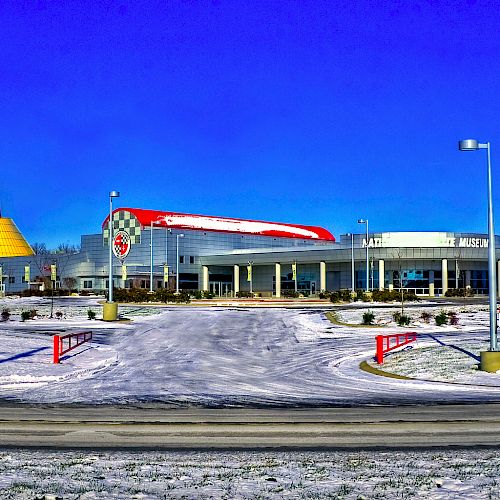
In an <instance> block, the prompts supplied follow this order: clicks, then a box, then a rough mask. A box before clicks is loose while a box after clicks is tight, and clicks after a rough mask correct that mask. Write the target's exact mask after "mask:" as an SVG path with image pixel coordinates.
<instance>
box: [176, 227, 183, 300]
mask: <svg viewBox="0 0 500 500" xmlns="http://www.w3.org/2000/svg"><path fill="white" fill-rule="evenodd" d="M179 238H184V235H183V234H178V235H176V239H177V264H176V266H175V272H176V273H177V275H176V277H175V293H177V294H178V293H179Z"/></svg>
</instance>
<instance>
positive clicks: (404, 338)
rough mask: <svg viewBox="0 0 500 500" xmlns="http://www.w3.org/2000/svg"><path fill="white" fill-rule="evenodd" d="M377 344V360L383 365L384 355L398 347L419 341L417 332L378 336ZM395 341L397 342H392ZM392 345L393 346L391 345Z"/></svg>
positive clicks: (376, 338)
mask: <svg viewBox="0 0 500 500" xmlns="http://www.w3.org/2000/svg"><path fill="white" fill-rule="evenodd" d="M375 340H376V343H377V350H376V351H375V358H376V360H377V363H378V364H379V365H381V364H382V363H383V362H384V354H385V353H386V352H389V351H393V350H394V349H397V348H398V347H402V346H404V345H406V344H409V343H410V342H414V341H415V340H417V333H416V332H406V333H395V334H392V335H377V336H376V337H375ZM392 340H395V342H392ZM391 344H392V345H391Z"/></svg>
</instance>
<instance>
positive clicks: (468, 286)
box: [464, 261, 500, 290]
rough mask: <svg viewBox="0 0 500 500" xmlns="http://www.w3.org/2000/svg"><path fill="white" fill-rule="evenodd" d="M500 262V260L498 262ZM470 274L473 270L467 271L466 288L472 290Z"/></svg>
mask: <svg viewBox="0 0 500 500" xmlns="http://www.w3.org/2000/svg"><path fill="white" fill-rule="evenodd" d="M498 263H499V264H500V261H499V262H498ZM470 276H471V272H470V271H465V283H464V285H465V289H466V290H470Z"/></svg>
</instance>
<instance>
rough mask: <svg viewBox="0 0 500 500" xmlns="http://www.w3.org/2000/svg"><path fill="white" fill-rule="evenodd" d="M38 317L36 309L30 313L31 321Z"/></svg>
mask: <svg viewBox="0 0 500 500" xmlns="http://www.w3.org/2000/svg"><path fill="white" fill-rule="evenodd" d="M36 317H37V312H36V309H32V310H31V311H30V319H35V318H36Z"/></svg>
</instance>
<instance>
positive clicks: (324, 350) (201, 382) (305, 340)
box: [0, 299, 500, 406]
mask: <svg viewBox="0 0 500 500" xmlns="http://www.w3.org/2000/svg"><path fill="white" fill-rule="evenodd" d="M25 301H26V299H18V300H17V301H16V300H13V301H10V302H9V304H10V307H11V308H12V307H17V308H18V309H19V310H22V309H23V308H25V307H26V308H32V307H35V306H36V308H37V310H39V311H42V310H44V309H43V308H44V307H47V306H48V305H49V304H48V301H47V299H29V300H28V303H26V302H25ZM36 301H38V302H36ZM44 301H45V302H44ZM28 306H29V307H28ZM89 306H90V307H97V303H96V301H95V299H86V300H82V299H78V301H77V300H70V299H68V301H67V302H63V301H59V302H58V304H57V308H61V309H62V310H64V316H65V318H66V319H63V320H61V321H58V320H50V319H47V318H42V319H37V320H33V321H26V322H24V323H22V322H20V321H18V320H15V319H14V320H13V321H9V322H4V323H0V346H1V347H0V398H5V399H15V400H19V401H27V402H50V403H57V402H68V403H74V402H82V403H95V404H99V403H131V402H155V401H161V402H168V403H172V404H178V405H184V404H201V405H206V406H224V405H231V406H233V405H237V406H245V405H254V406H255V405H257V406H259V405H275V404H278V405H282V406H300V405H331V404H337V405H357V404H381V403H384V404H391V403H392V404H404V403H408V404H409V403H429V402H442V401H444V400H446V399H449V400H450V401H451V400H452V401H454V402H460V401H500V375H496V374H486V373H483V372H477V370H474V369H473V368H472V367H473V366H474V365H475V364H477V361H476V360H475V358H474V356H477V354H478V352H479V350H480V349H482V348H484V347H485V346H486V345H487V339H488V332H487V327H486V325H487V310H486V308H485V307H484V306H479V305H477V306H454V308H455V309H457V310H458V315H459V325H458V326H447V327H436V326H435V325H432V324H426V323H424V322H422V321H420V322H418V323H416V324H414V325H412V326H411V328H409V330H411V331H417V332H418V333H419V334H425V335H426V336H425V337H421V340H419V341H418V343H417V344H416V345H415V348H414V349H412V350H411V351H410V352H405V353H402V354H398V355H396V354H394V355H392V356H389V357H388V359H387V361H386V363H385V364H384V367H387V368H390V367H391V366H392V365H391V363H392V364H393V365H394V364H398V363H397V360H398V359H403V358H404V359H405V360H406V359H410V358H411V359H413V362H407V363H406V364H407V365H408V366H409V368H408V370H409V371H408V373H409V374H412V375H416V376H418V377H420V378H424V379H426V380H438V379H439V376H441V375H442V372H447V371H448V368H447V370H444V369H442V368H439V363H438V362H437V361H438V360H439V361H440V362H442V363H444V364H445V365H446V367H452V368H453V369H451V368H450V369H449V371H451V372H454V373H455V375H456V376H454V378H451V380H453V381H458V382H466V383H467V384H471V383H472V384H475V385H474V387H471V386H470V385H465V384H462V383H460V384H448V383H440V382H429V381H403V380H396V379H388V378H384V377H379V376H376V375H372V374H370V373H366V372H362V371H360V369H359V363H360V362H361V361H363V360H370V359H371V358H372V357H373V353H374V348H375V342H374V337H375V335H377V334H380V333H391V332H397V331H399V332H401V331H407V330H408V328H400V327H397V326H396V325H395V323H394V322H393V321H392V313H393V312H394V311H396V310H397V309H398V308H397V306H394V307H389V308H388V307H385V308H377V309H376V311H375V312H376V319H379V320H381V321H382V322H384V323H388V324H387V326H385V327H384V328H378V329H371V328H355V327H349V326H339V325H334V324H332V323H330V322H329V321H328V320H327V319H326V317H325V315H324V314H323V313H322V312H321V311H314V310H289V309H288V310H287V309H262V308H261V309H244V308H222V307H221V308H217V307H211V308H196V309H194V308H185V307H172V308H165V309H158V308H149V309H151V312H154V313H156V314H153V315H147V316H143V315H139V316H136V315H135V314H142V313H144V311H145V309H144V308H141V307H135V308H134V306H127V307H121V308H120V310H121V311H123V312H124V313H125V314H126V315H127V316H130V317H131V318H132V319H133V321H131V322H128V323H104V322H101V321H88V320H87V319H86V317H87V315H86V312H87V309H88V307H89ZM1 307H2V305H1V304H0V308H1ZM447 309H451V308H447ZM55 310H56V309H55ZM423 310H424V307H420V306H419V307H417V308H411V309H408V311H409V313H410V315H411V316H413V317H414V318H415V320H416V319H417V318H418V317H419V316H420V314H421V312H422V311H423ZM425 310H426V311H429V310H430V309H429V308H425ZM147 311H148V310H147V309H146V312H147ZM433 312H434V313H436V312H438V310H434V311H433ZM362 313H363V310H362V309H360V308H359V307H357V306H356V307H351V308H345V309H343V310H340V311H339V313H338V314H339V315H340V317H341V319H342V320H343V321H346V322H348V323H359V322H360V321H361V315H362ZM390 321H392V322H391V323H390V324H389V322H390ZM89 327H91V328H92V330H93V332H94V340H93V341H92V343H91V344H90V345H89V344H86V345H84V346H82V347H81V348H79V349H78V350H75V351H72V352H71V353H68V355H66V357H65V358H63V360H62V363H61V364H59V365H54V364H52V354H51V346H52V335H53V334H54V333H56V332H57V330H59V331H61V330H65V332H70V331H75V330H83V329H88V328H89ZM443 344H444V345H443ZM450 346H455V347H457V346H458V347H460V348H462V349H463V350H465V351H468V350H470V355H469V354H467V353H464V352H463V351H460V350H457V349H456V348H455V347H450ZM421 348H423V349H421ZM450 352H453V354H455V353H456V356H463V359H462V358H460V359H462V361H460V363H461V364H460V363H459V362H458V361H457V360H456V359H455V358H453V357H451V356H450V355H449V353H450ZM397 356H399V357H397ZM412 356H413V358H412ZM420 358H421V359H420ZM424 360H425V362H424ZM422 367H423V368H422ZM419 370H420V371H419ZM434 375H436V377H437V378H434ZM442 380H450V378H449V377H448V378H442Z"/></svg>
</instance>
